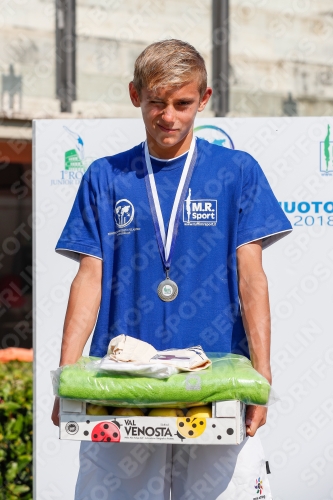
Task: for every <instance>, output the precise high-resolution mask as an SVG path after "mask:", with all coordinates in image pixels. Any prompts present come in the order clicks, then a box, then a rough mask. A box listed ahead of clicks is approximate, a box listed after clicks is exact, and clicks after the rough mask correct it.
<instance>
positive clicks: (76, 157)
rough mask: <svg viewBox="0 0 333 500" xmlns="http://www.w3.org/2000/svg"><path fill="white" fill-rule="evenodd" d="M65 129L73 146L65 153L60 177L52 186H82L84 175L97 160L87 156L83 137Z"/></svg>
mask: <svg viewBox="0 0 333 500" xmlns="http://www.w3.org/2000/svg"><path fill="white" fill-rule="evenodd" d="M63 128H64V130H65V131H66V138H67V139H68V143H69V144H72V147H71V148H70V149H67V150H65V151H64V163H63V168H62V169H61V170H60V172H59V174H60V175H59V177H58V178H57V179H51V186H52V185H59V184H60V185H61V184H66V185H78V184H80V182H81V179H82V177H83V174H84V173H85V171H86V170H87V168H88V167H89V165H90V164H91V163H92V162H93V161H94V160H95V158H93V157H87V156H86V155H85V150H84V142H83V139H82V137H81V136H80V135H79V134H78V133H77V132H75V131H74V130H71V129H69V128H68V127H66V126H65V125H64V126H63Z"/></svg>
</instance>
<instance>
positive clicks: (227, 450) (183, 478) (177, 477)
mask: <svg viewBox="0 0 333 500" xmlns="http://www.w3.org/2000/svg"><path fill="white" fill-rule="evenodd" d="M170 493H171V496H170ZM170 498H171V499H172V500H259V499H265V500H271V499H272V496H271V491H270V487H269V482H268V478H267V469H266V459H265V456H264V451H263V448H262V445H261V442H260V438H259V437H258V436H254V437H253V438H246V439H245V440H244V441H243V442H242V443H241V444H240V445H233V446H231V445H221V446H218V445H207V446H203V445H200V446H198V445H181V444H177V445H171V444H144V443H142V444H140V443H136V444H127V443H92V442H86V441H83V442H82V443H81V449H80V471H79V476H78V480H77V485H76V490H75V500H170Z"/></svg>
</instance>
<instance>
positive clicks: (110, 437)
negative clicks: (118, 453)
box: [91, 420, 121, 443]
mask: <svg viewBox="0 0 333 500" xmlns="http://www.w3.org/2000/svg"><path fill="white" fill-rule="evenodd" d="M120 438H121V435H120V424H119V423H118V422H117V421H116V420H113V421H112V422H100V423H99V424H97V425H95V427H94V428H93V430H92V431H91V440H92V441H95V442H108V443H110V442H112V443H119V441H120Z"/></svg>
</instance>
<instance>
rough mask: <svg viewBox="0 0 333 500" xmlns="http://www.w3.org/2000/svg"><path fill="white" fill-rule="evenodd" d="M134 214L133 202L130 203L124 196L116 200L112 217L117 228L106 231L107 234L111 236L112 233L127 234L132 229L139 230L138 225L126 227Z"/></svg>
mask: <svg viewBox="0 0 333 500" xmlns="http://www.w3.org/2000/svg"><path fill="white" fill-rule="evenodd" d="M134 214H135V209H134V206H133V203H131V202H130V201H129V200H127V199H126V198H123V199H121V200H118V201H117V202H116V204H115V206H114V210H113V217H114V221H115V223H116V226H117V227H118V230H117V231H113V232H111V233H108V235H109V236H112V235H114V234H117V235H119V234H129V233H131V232H132V231H139V229H140V228H138V227H131V228H130V227H127V226H129V225H130V224H131V222H133V219H134Z"/></svg>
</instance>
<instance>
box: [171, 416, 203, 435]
mask: <svg viewBox="0 0 333 500" xmlns="http://www.w3.org/2000/svg"><path fill="white" fill-rule="evenodd" d="M177 429H178V431H177V434H176V435H177V436H178V437H179V438H180V439H181V440H183V439H185V438H197V437H199V436H201V434H203V432H204V431H205V429H206V419H205V418H204V417H200V418H197V417H192V418H189V417H179V418H177Z"/></svg>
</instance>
